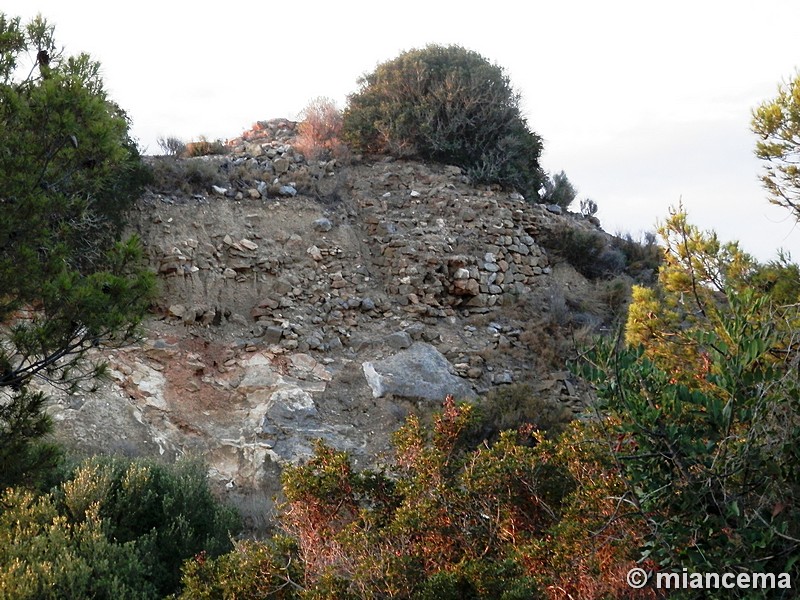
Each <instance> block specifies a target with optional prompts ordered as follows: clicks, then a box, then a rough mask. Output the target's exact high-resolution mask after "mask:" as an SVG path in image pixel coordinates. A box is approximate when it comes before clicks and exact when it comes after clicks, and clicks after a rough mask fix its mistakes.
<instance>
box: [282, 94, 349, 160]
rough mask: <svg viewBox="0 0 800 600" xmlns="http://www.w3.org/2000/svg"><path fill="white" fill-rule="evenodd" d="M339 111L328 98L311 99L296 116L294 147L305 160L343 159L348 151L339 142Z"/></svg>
mask: <svg viewBox="0 0 800 600" xmlns="http://www.w3.org/2000/svg"><path fill="white" fill-rule="evenodd" d="M341 133H342V112H341V111H340V110H339V109H338V108H337V107H336V103H335V102H334V101H333V100H331V99H330V98H325V97H320V98H315V99H314V100H312V101H311V102H310V103H309V104H308V106H306V107H305V108H304V109H303V111H302V112H301V113H300V122H299V124H298V125H297V137H296V138H295V141H294V147H295V149H296V150H298V151H299V152H300V153H301V154H302V155H303V156H305V158H306V160H309V161H311V160H330V159H332V158H335V159H337V160H344V159H346V158H347V156H348V149H347V146H346V145H345V144H344V142H342V141H341V139H340V136H341Z"/></svg>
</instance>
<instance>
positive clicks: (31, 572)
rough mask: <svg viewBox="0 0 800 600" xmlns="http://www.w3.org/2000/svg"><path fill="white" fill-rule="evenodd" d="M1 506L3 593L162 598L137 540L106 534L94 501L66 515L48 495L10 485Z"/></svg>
mask: <svg viewBox="0 0 800 600" xmlns="http://www.w3.org/2000/svg"><path fill="white" fill-rule="evenodd" d="M0 506H2V511H0V597H2V598H15V599H17V600H26V599H31V600H41V599H45V600H46V599H51V600H60V599H61V598H76V599H79V598H97V599H98V600H101V599H107V600H116V599H118V598H119V599H134V598H142V599H150V598H153V599H155V598H157V597H158V596H157V594H156V589H155V587H154V586H153V584H152V583H151V582H150V581H148V573H147V565H146V564H145V563H144V562H143V561H142V560H141V556H140V554H139V552H137V551H136V548H135V547H134V544H132V543H127V544H119V543H117V542H115V541H114V540H113V539H110V538H109V537H108V536H107V535H106V534H105V532H104V523H103V520H102V518H101V517H100V515H99V514H98V506H97V505H96V504H87V505H86V506H84V507H83V509H82V510H80V511H79V512H75V513H72V514H70V515H69V517H67V516H65V515H64V514H63V513H62V512H61V511H59V510H58V507H57V505H56V503H55V502H54V501H53V500H52V498H51V497H50V496H48V495H45V496H42V497H38V498H37V497H36V496H35V495H34V494H32V493H30V492H23V491H20V490H16V489H11V488H9V489H8V490H6V491H5V492H4V493H3V494H2V496H1V497H0Z"/></svg>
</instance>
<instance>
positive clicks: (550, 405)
mask: <svg viewBox="0 0 800 600" xmlns="http://www.w3.org/2000/svg"><path fill="white" fill-rule="evenodd" d="M477 410H478V414H479V416H480V419H479V421H478V422H479V426H478V427H477V428H476V431H475V434H474V435H475V436H476V438H477V440H476V441H478V442H483V440H489V441H490V442H494V441H495V440H497V438H498V437H499V436H500V433H501V432H503V431H507V430H509V429H519V428H520V427H523V426H525V425H532V426H534V427H535V428H536V429H537V430H541V431H546V432H548V433H550V434H551V435H553V436H555V435H557V434H559V433H561V432H563V431H564V429H565V428H566V425H567V423H569V422H570V421H571V420H572V418H573V417H572V411H571V410H569V409H568V408H567V407H565V406H564V405H562V404H559V403H558V402H555V401H552V400H545V399H543V398H542V397H541V396H538V395H537V394H535V393H534V391H533V389H532V388H531V387H530V386H529V385H524V384H515V385H505V386H502V387H496V388H494V389H492V390H491V391H490V392H489V393H488V394H486V396H484V397H483V398H481V401H480V403H479V404H478V406H477Z"/></svg>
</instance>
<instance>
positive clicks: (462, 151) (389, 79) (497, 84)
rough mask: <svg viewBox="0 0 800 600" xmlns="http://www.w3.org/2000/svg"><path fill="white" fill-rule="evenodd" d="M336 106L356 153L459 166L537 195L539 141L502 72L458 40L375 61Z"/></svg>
mask: <svg viewBox="0 0 800 600" xmlns="http://www.w3.org/2000/svg"><path fill="white" fill-rule="evenodd" d="M359 83H360V84H361V89H360V90H359V91H358V92H356V93H355V94H353V95H351V96H350V98H349V105H348V107H347V109H346V110H345V112H344V135H345V138H346V140H347V141H348V142H349V143H350V144H351V145H352V146H353V147H354V148H355V149H356V150H359V151H366V152H376V153H384V152H388V153H392V154H396V155H400V156H419V157H421V158H423V159H428V160H434V161H438V162H444V163H452V164H455V165H458V166H460V167H462V168H464V169H465V170H466V172H467V174H468V175H469V176H470V177H471V178H472V179H473V180H474V181H476V182H479V183H499V184H501V185H504V186H508V187H512V188H515V189H517V190H519V191H520V192H522V193H523V194H525V195H526V196H529V197H538V191H539V188H540V187H541V185H542V182H543V179H544V175H543V173H542V171H541V169H540V167H539V162H538V161H539V155H540V154H541V151H542V142H541V139H540V138H539V136H538V135H536V134H535V133H532V132H531V131H530V130H529V128H528V125H527V123H526V122H525V119H524V118H523V117H522V114H521V111H520V107H519V95H518V94H517V93H516V92H514V91H513V89H512V88H511V84H510V82H509V80H508V77H506V75H505V74H504V72H503V70H502V69H501V68H500V67H498V66H496V65H493V64H491V63H490V62H489V61H487V60H486V59H485V58H483V57H482V56H481V55H480V54H478V53H476V52H472V51H470V50H466V49H464V48H461V47H459V46H447V47H443V46H436V45H431V46H427V47H426V48H423V49H421V50H410V51H408V52H404V53H403V54H401V55H400V56H398V57H397V58H395V59H393V60H391V61H388V62H385V63H383V64H381V65H378V67H377V68H376V70H375V71H374V72H372V73H370V74H368V75H365V76H364V77H363V78H362V79H361V80H360V82H359Z"/></svg>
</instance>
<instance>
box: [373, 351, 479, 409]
mask: <svg viewBox="0 0 800 600" xmlns="http://www.w3.org/2000/svg"><path fill="white" fill-rule="evenodd" d="M363 369H364V376H365V377H366V379H367V383H368V384H369V387H370V389H371V390H372V395H373V397H375V398H380V397H382V396H387V395H392V396H399V397H401V398H412V399H421V400H432V401H434V402H437V403H441V402H442V399H443V398H445V397H446V396H448V395H453V396H455V397H456V398H459V399H461V400H466V399H469V398H474V397H475V392H474V391H473V390H472V386H470V384H469V383H468V382H467V381H465V380H463V379H461V378H460V377H458V376H457V375H455V374H454V372H453V371H454V370H453V367H452V365H451V364H450V363H449V362H447V359H446V358H445V357H444V356H443V355H442V353H441V352H439V351H438V350H437V349H436V348H434V347H433V346H431V345H430V344H426V343H424V342H416V343H414V344H412V345H411V347H410V348H408V349H407V350H402V351H400V352H398V353H397V354H394V355H392V356H390V357H388V358H385V359H383V360H380V361H375V362H370V361H367V362H365V363H364V364H363Z"/></svg>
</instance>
